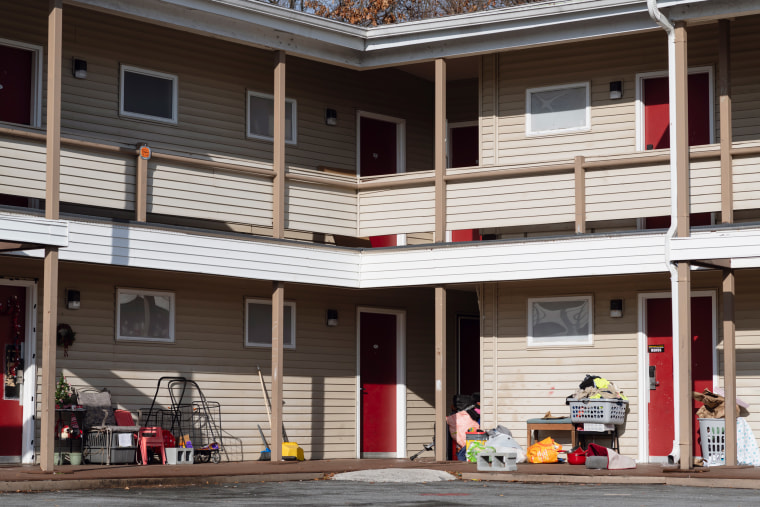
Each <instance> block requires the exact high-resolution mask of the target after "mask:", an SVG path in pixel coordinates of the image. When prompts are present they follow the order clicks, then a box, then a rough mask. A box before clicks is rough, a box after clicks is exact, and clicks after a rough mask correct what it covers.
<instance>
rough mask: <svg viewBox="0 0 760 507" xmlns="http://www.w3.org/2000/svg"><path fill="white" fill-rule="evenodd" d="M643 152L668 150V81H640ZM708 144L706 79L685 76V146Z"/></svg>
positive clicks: (708, 91) (702, 74)
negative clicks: (687, 115)
mask: <svg viewBox="0 0 760 507" xmlns="http://www.w3.org/2000/svg"><path fill="white" fill-rule="evenodd" d="M643 89H644V93H643V95H644V97H643V101H644V148H645V149H647V150H659V149H664V148H669V147H670V106H669V105H668V78H667V77H655V78H649V79H645V80H644V81H643ZM709 143H710V75H709V74H708V73H700V74H689V146H696V145H700V144H709Z"/></svg>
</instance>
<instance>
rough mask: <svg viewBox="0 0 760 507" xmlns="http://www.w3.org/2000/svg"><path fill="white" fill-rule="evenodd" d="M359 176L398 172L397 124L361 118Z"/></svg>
mask: <svg viewBox="0 0 760 507" xmlns="http://www.w3.org/2000/svg"><path fill="white" fill-rule="evenodd" d="M359 132H360V138H359V176H377V175H380V174H395V173H396V168H397V166H396V157H397V152H396V124H395V123H393V122H390V121H383V120H376V119H374V118H367V117H366V116H361V117H360V118H359Z"/></svg>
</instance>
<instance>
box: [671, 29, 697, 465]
mask: <svg viewBox="0 0 760 507" xmlns="http://www.w3.org/2000/svg"><path fill="white" fill-rule="evenodd" d="M674 45H675V51H674V53H675V62H674V63H675V74H674V75H673V76H670V78H671V79H673V80H674V82H675V97H670V100H671V105H670V106H671V107H675V122H676V126H675V130H676V141H675V156H676V185H677V199H676V214H677V216H678V224H677V227H676V235H677V236H678V237H679V238H685V237H688V236H689V234H690V232H689V211H690V203H689V111H688V104H689V97H688V93H689V90H688V65H687V64H688V60H687V55H688V41H687V38H686V25H684V24H683V23H677V24H676V26H675V34H674ZM677 270H678V273H677V282H676V285H677V289H676V290H677V291H678V295H677V301H678V309H677V311H676V312H674V315H673V318H674V319H678V321H677V323H676V324H677V326H676V325H674V326H673V328H674V329H676V328H677V329H678V365H677V367H678V369H677V371H678V393H677V396H678V418H677V419H678V428H679V431H678V442H679V444H678V447H679V451H680V455H681V461H680V468H681V469H689V468H691V467H692V459H693V455H694V449H693V447H694V446H693V433H694V431H693V418H692V412H691V406H692V395H691V393H692V379H691V266H690V265H689V263H688V262H680V263H679V264H678V268H677Z"/></svg>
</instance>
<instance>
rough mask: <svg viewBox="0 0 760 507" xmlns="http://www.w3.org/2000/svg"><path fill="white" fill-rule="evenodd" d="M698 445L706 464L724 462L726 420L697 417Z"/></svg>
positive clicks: (715, 464) (713, 464)
mask: <svg viewBox="0 0 760 507" xmlns="http://www.w3.org/2000/svg"><path fill="white" fill-rule="evenodd" d="M699 437H700V441H699V445H700V446H701V447H702V459H704V460H705V462H706V463H707V466H717V465H724V464H725V463H726V420H725V419H699Z"/></svg>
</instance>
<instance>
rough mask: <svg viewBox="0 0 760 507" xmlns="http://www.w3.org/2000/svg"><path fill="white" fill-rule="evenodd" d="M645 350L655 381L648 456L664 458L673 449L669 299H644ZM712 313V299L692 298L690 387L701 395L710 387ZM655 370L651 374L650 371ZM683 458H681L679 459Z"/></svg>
mask: <svg viewBox="0 0 760 507" xmlns="http://www.w3.org/2000/svg"><path fill="white" fill-rule="evenodd" d="M646 312H647V314H646V315H647V327H646V332H647V350H648V354H647V355H648V356H649V368H650V372H649V374H650V377H651V376H652V375H654V378H655V380H656V382H657V385H656V386H655V389H650V390H649V411H648V414H649V456H653V457H654V456H667V455H668V454H670V451H671V450H672V449H673V439H674V436H675V429H674V426H673V425H674V407H673V399H674V398H673V397H674V393H673V323H672V320H671V315H672V313H671V300H670V298H661V299H648V300H647V307H646ZM712 316H713V310H712V298H710V297H708V296H703V297H693V298H692V299H691V334H692V343H691V362H692V388H693V390H694V391H698V392H702V391H703V390H704V389H705V388H707V389H712V388H713V366H712V365H713V344H712V333H713V320H712V319H713V317H712ZM652 367H654V368H655V371H654V372H652V371H651V368H652ZM697 405H698V403H697V402H696V401H694V402H692V413H693V414H694V415H693V417H694V430H693V431H694V455H695V456H699V455H701V450H700V447H699V444H698V441H697V437H698V436H699V424H698V421H697V419H696V412H697V408H698V406H697ZM682 459H684V457H682Z"/></svg>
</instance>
